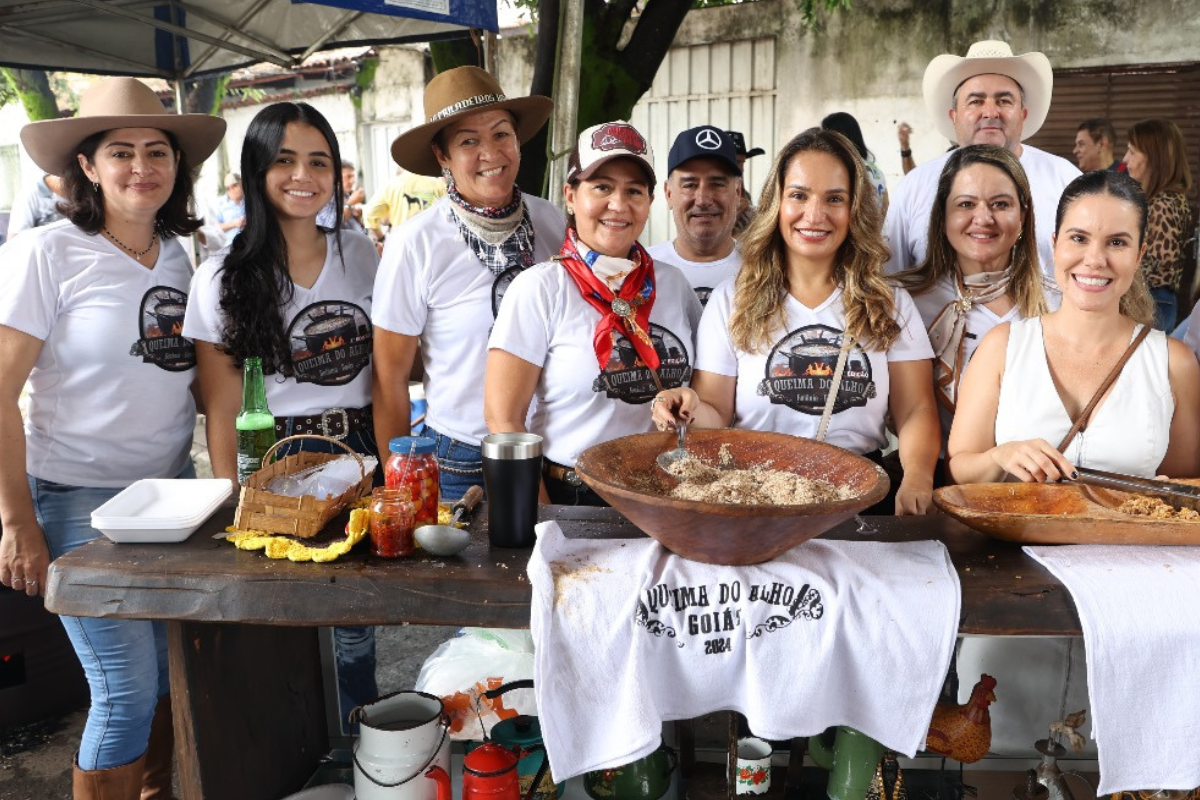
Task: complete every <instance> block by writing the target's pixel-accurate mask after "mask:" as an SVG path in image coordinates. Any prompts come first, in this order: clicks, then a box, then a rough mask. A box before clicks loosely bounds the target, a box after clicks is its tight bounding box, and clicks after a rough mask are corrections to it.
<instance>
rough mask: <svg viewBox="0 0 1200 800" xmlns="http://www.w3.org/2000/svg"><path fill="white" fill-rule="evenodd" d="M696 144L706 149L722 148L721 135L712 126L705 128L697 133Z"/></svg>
mask: <svg viewBox="0 0 1200 800" xmlns="http://www.w3.org/2000/svg"><path fill="white" fill-rule="evenodd" d="M696 146H697V147H703V148H704V149H705V150H720V149H721V135H720V134H719V133H717V132H716V131H715V130H714V129H712V128H705V129H703V130H702V131H700V132H699V133H697V134H696Z"/></svg>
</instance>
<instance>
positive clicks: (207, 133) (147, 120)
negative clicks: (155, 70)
mask: <svg viewBox="0 0 1200 800" xmlns="http://www.w3.org/2000/svg"><path fill="white" fill-rule="evenodd" d="M114 128H157V129H158V130H162V131H167V132H168V133H170V134H172V135H173V136H174V137H175V141H176V142H178V143H179V149H180V150H181V151H183V152H184V153H185V154H187V160H188V165H189V166H190V167H196V166H197V165H199V164H200V162H202V161H203V160H204V159H206V158H208V157H209V156H210V155H212V153H213V151H214V150H216V149H217V145H219V144H220V143H221V138H222V137H223V136H224V135H225V120H223V119H221V118H220V117H214V116H210V115H208V114H172V113H170V112H168V111H167V110H166V108H164V107H163V104H162V103H161V102H160V101H159V99H158V96H157V95H156V94H154V90H153V89H151V88H150V87H149V86H147V85H146V84H144V83H142V82H141V81H139V80H134V79H133V78H105V79H104V80H101V81H97V82H96V83H93V84H92V85H91V86H89V87H88V88H87V89H86V90H84V92H83V95H81V96H80V98H79V113H78V114H76V115H75V116H74V117H71V118H69V119H48V120H42V121H40V122H31V123H29V124H28V125H26V126H25V127H24V128H22V129H21V143H22V144H23V145H25V151H26V152H28V153H29V157H30V158H32V159H33V163H35V164H37V165H38V166H39V167H41V168H42V170H43V171H44V172H47V173H49V174H51V175H63V174H65V173H66V172H67V170H68V169H69V168H70V166H71V164H73V163H74V162H75V153H76V148H78V147H79V144H80V143H81V142H82V141H83V140H84V139H86V138H88V137H89V136H91V135H92V134H94V133H100V132H101V131H110V130H113V129H114Z"/></svg>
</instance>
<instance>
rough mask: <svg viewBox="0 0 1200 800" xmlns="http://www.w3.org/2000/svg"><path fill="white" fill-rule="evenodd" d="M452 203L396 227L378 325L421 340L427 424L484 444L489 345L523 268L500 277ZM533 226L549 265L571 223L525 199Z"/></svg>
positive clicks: (384, 266)
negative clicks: (455, 217)
mask: <svg viewBox="0 0 1200 800" xmlns="http://www.w3.org/2000/svg"><path fill="white" fill-rule="evenodd" d="M450 202H451V201H450V200H449V198H442V199H440V200H438V201H437V202H436V203H435V204H434V205H433V206H431V207H430V208H428V209H426V210H425V211H422V212H421V213H420V214H418V215H417V216H415V217H413V218H411V219H409V220H408V221H407V222H405V223H404V224H403V225H401V226H399V227H398V228H393V229H392V233H391V235H389V236H388V238H387V243H386V244H385V245H384V248H383V260H382V262H380V265H379V277H378V278H377V279H376V281H375V311H374V316H373V317H372V319H373V320H374V322H375V324H376V325H378V326H379V327H381V328H383V329H384V330H388V331H391V332H392V333H398V334H401V335H404V336H419V337H421V339H420V348H421V359H422V360H423V361H424V364H425V397H426V399H427V400H428V402H429V410H428V411H427V412H426V417H425V421H426V423H427V424H428V425H429V426H430V427H432V428H433V429H434V430H437V431H439V432H441V433H444V434H446V435H448V436H450V437H452V438H454V439H458V440H459V441H463V442H467V443H469V444H473V445H478V444H479V440H480V439H481V438H482V437H484V436H486V435H487V432H488V430H487V424H486V423H485V422H484V421H483V373H484V370H485V369H486V368H487V339H488V333H489V332H490V331H491V329H492V321H493V320H494V319H495V316H496V310H497V309H498V308H499V307H500V298H501V297H503V296H504V293H505V291H507V289H508V286H509V284H510V283H512V281H513V278H515V277H516V275H517V274H518V273H519V272H520V270H518V269H516V268H513V269H510V270H507V271H505V272H504V273H502V274H501V275H499V276H496V275H493V274H492V272H491V270H489V269H488V268H487V267H486V266H484V264H483V262H481V261H480V260H479V258H478V256H476V255H475V253H474V251H472V250H471V248H470V247H469V246H468V245H467V244H466V243H465V242H463V241H462V240H461V239H460V238H459V232H458V224H457V223H456V222H453V221H451V220H450V219H449V216H450V215H451V214H452V213H453V212H452V211H451V210H450V207H449V205H450ZM525 205H526V207H527V208H528V209H529V221H530V222H531V223H533V233H534V237H533V257H534V258H535V259H537V261H546V260H547V259H549V258H550V257H551V256H552V255H554V254H556V253H557V252H558V250H559V247H561V246H562V242H563V235H564V234H565V233H566V221H565V220H564V219H563V216H562V214H561V213H560V212H559V210H558V209H557V208H555V207H554V206H552V205H551V204H550V203H547V202H546V201H545V200H542V199H541V198H538V197H532V196H530V195H528V194H527V195H525Z"/></svg>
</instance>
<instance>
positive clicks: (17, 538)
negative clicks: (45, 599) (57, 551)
mask: <svg viewBox="0 0 1200 800" xmlns="http://www.w3.org/2000/svg"><path fill="white" fill-rule="evenodd" d="M49 569H50V550H49V549H48V548H47V547H46V536H45V535H44V534H43V533H42V529H41V528H39V527H38V526H37V525H34V526H32V527H18V526H13V525H10V526H8V527H6V528H5V529H4V534H3V535H2V536H0V584H4V585H5V586H8V587H9V588H11V589H13V590H15V591H18V592H25V594H27V595H29V596H30V597H36V596H38V595H45V594H46V574H47V571H48V570H49Z"/></svg>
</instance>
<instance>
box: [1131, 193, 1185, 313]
mask: <svg viewBox="0 0 1200 800" xmlns="http://www.w3.org/2000/svg"><path fill="white" fill-rule="evenodd" d="M1191 227H1192V209H1191V207H1190V206H1189V205H1188V201H1187V198H1186V197H1184V196H1183V194H1182V193H1181V192H1174V191H1170V190H1168V191H1165V192H1159V193H1158V194H1156V195H1155V196H1154V197H1153V198H1152V199H1151V200H1150V214H1149V216H1148V217H1147V218H1146V256H1145V258H1143V259H1142V273H1143V274H1144V275H1145V276H1146V284H1147V285H1148V286H1149V287H1150V288H1151V289H1158V288H1164V287H1165V288H1167V289H1172V290H1174V289H1178V288H1179V279H1180V277H1182V274H1183V261H1184V254H1183V243H1184V242H1185V241H1187V239H1188V238H1189V236H1190V233H1191Z"/></svg>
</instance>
